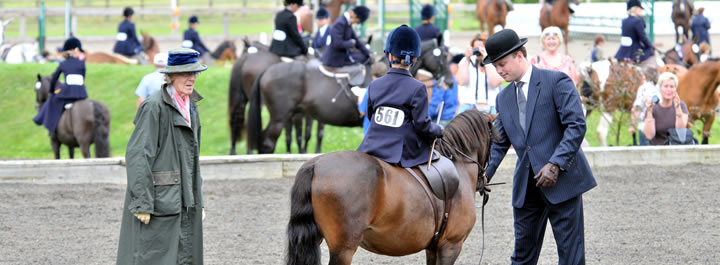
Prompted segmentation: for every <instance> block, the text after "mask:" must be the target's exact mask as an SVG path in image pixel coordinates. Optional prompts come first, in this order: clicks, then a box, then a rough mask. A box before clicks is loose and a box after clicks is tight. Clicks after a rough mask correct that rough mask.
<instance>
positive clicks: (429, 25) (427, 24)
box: [415, 4, 442, 41]
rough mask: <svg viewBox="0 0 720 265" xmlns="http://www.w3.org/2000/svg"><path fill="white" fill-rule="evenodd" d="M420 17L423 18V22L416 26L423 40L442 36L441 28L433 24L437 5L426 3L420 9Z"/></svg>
mask: <svg viewBox="0 0 720 265" xmlns="http://www.w3.org/2000/svg"><path fill="white" fill-rule="evenodd" d="M420 17H421V18H422V24H420V25H419V26H417V27H415V31H417V33H418V35H420V40H421V41H426V40H432V39H437V38H438V37H440V34H442V33H441V32H440V29H439V28H438V27H436V26H435V25H433V23H435V7H434V6H432V5H430V4H427V5H424V6H423V8H422V10H421V11H420Z"/></svg>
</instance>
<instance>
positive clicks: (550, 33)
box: [544, 32, 560, 37]
mask: <svg viewBox="0 0 720 265" xmlns="http://www.w3.org/2000/svg"><path fill="white" fill-rule="evenodd" d="M559 35H560V34H558V33H557V32H547V33H545V34H544V36H545V37H549V36H559Z"/></svg>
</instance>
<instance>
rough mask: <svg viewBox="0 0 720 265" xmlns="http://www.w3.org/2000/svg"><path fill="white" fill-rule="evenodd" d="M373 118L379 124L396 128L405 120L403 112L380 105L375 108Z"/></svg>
mask: <svg viewBox="0 0 720 265" xmlns="http://www.w3.org/2000/svg"><path fill="white" fill-rule="evenodd" d="M374 120H375V123H377V124H379V125H382V126H388V127H393V128H398V127H400V126H402V124H403V121H404V120H405V112H403V111H402V110H399V109H396V108H393V107H387V106H380V107H378V108H377V109H376V110H375V117H374Z"/></svg>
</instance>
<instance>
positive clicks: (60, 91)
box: [33, 37, 88, 136]
mask: <svg viewBox="0 0 720 265" xmlns="http://www.w3.org/2000/svg"><path fill="white" fill-rule="evenodd" d="M84 52H85V51H83V49H82V43H80V40H78V39H77V38H75V37H70V38H69V39H67V40H66V41H65V43H64V44H63V53H64V56H65V60H64V61H62V62H61V63H60V65H59V66H58V68H57V70H55V73H53V74H52V78H51V79H50V98H49V99H48V100H47V101H46V102H45V104H43V105H42V107H41V108H40V111H38V114H37V116H35V118H33V121H34V122H35V124H37V125H43V126H45V128H47V129H48V132H49V135H50V136H53V135H55V129H57V125H58V122H60V116H62V113H63V111H65V109H69V108H70V107H71V106H72V103H73V102H75V101H78V100H82V99H86V98H87V97H88V94H87V90H86V89H85V61H83V60H80V59H78V57H79V56H81V55H82V54H83V53H84ZM60 74H64V75H65V84H62V85H59V86H57V88H56V87H55V85H56V84H57V82H58V79H60Z"/></svg>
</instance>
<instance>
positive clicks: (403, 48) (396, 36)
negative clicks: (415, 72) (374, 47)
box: [385, 25, 420, 65]
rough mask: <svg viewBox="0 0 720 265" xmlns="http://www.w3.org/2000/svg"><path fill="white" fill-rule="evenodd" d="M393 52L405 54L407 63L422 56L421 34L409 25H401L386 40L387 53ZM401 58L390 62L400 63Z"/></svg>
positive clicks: (397, 54)
mask: <svg viewBox="0 0 720 265" xmlns="http://www.w3.org/2000/svg"><path fill="white" fill-rule="evenodd" d="M388 53H389V54H392V55H395V56H398V57H402V56H405V58H402V59H405V64H406V65H410V64H411V61H410V59H412V58H417V57H420V35H418V33H417V31H415V30H414V29H413V28H411V27H408V26H407V25H402V26H399V27H397V28H395V29H393V30H392V31H390V34H389V35H388V39H387V41H386V42H385V55H387V54H388ZM398 62H399V59H396V60H395V61H392V62H390V64H393V63H398Z"/></svg>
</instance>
